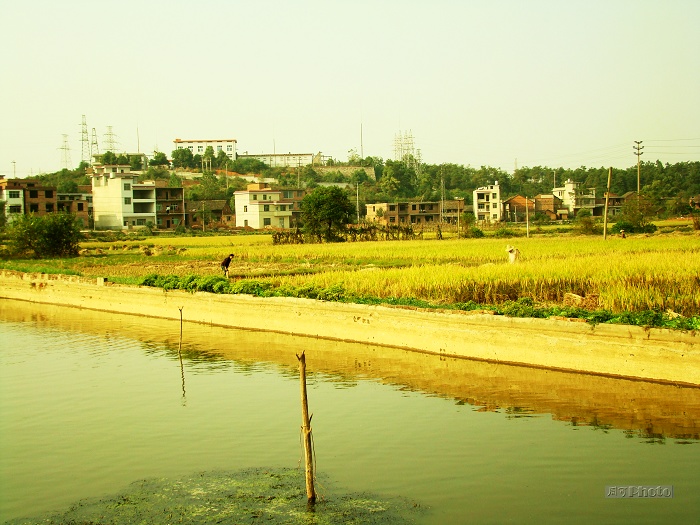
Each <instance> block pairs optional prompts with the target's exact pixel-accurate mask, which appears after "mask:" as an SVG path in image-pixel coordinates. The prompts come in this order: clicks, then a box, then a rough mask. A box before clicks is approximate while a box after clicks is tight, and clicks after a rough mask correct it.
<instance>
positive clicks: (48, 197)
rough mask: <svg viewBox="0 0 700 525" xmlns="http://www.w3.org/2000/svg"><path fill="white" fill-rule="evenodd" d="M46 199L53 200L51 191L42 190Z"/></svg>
mask: <svg viewBox="0 0 700 525" xmlns="http://www.w3.org/2000/svg"><path fill="white" fill-rule="evenodd" d="M44 195H46V198H47V199H53V190H44Z"/></svg>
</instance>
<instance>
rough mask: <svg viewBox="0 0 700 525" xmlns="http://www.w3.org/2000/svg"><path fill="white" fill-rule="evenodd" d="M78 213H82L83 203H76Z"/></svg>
mask: <svg viewBox="0 0 700 525" xmlns="http://www.w3.org/2000/svg"><path fill="white" fill-rule="evenodd" d="M78 211H83V203H82V202H79V203H78Z"/></svg>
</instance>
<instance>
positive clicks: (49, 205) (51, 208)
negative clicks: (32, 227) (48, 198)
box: [46, 202, 53, 213]
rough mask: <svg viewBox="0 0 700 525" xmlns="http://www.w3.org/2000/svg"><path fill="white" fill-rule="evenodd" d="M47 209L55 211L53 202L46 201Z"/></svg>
mask: <svg viewBox="0 0 700 525" xmlns="http://www.w3.org/2000/svg"><path fill="white" fill-rule="evenodd" d="M46 211H47V212H49V213H51V212H52V211H53V202H47V203H46Z"/></svg>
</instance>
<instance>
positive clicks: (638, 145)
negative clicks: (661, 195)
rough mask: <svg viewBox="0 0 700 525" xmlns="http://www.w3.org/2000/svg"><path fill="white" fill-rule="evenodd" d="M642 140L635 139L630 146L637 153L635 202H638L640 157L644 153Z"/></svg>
mask: <svg viewBox="0 0 700 525" xmlns="http://www.w3.org/2000/svg"><path fill="white" fill-rule="evenodd" d="M642 142H643V141H642V140H635V141H634V143H635V146H632V149H633V150H634V154H635V155H637V203H639V192H640V189H641V188H640V177H639V174H640V171H641V170H640V166H641V164H640V157H641V156H642V155H643V154H644V152H643V151H642V150H643V149H644V146H642Z"/></svg>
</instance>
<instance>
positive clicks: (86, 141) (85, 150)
mask: <svg viewBox="0 0 700 525" xmlns="http://www.w3.org/2000/svg"><path fill="white" fill-rule="evenodd" d="M80 143H81V144H82V155H81V156H80V160H81V161H82V162H86V163H87V164H90V163H91V160H92V155H91V153H90V137H89V135H88V128H87V122H86V121H85V115H83V123H82V126H81V132H80Z"/></svg>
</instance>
